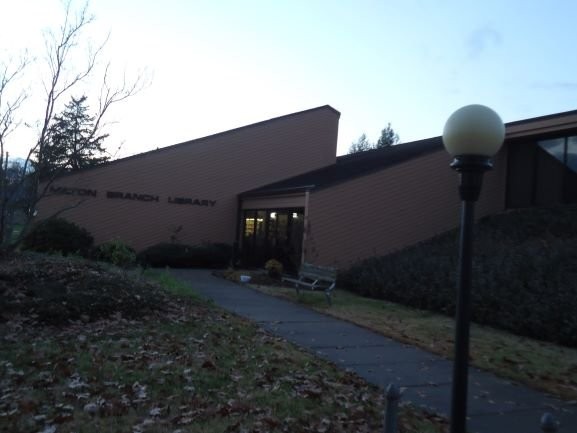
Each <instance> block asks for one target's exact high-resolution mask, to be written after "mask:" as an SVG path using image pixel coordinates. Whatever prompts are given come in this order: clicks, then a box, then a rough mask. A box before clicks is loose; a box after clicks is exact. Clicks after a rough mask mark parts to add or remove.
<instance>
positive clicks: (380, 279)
mask: <svg viewBox="0 0 577 433" xmlns="http://www.w3.org/2000/svg"><path fill="white" fill-rule="evenodd" d="M475 230H476V236H475V247H474V250H475V255H474V264H473V288H472V294H471V295H472V305H473V320H474V321H475V322H477V323H480V324H486V325H490V326H494V327H497V328H501V329H504V330H507V331H511V332H513V333H516V334H519V335H524V336H528V337H532V338H538V339H542V340H547V341H552V342H555V343H559V344H563V345H567V346H572V347H577V266H576V263H577V207H575V206H567V207H561V208H554V209H529V210H523V211H514V212H508V213H506V214H502V215H497V216H492V217H488V218H485V219H483V220H481V221H480V222H479V223H478V224H477V226H476V228H475ZM457 247H458V231H456V230H454V231H451V232H449V233H446V234H444V235H441V236H438V237H436V238H434V239H431V240H429V241H426V242H423V243H420V244H418V245H415V246H412V247H410V248H407V249H405V250H402V251H398V252H395V253H393V254H390V255H387V256H383V257H376V258H371V259H368V260H365V261H362V262H360V263H358V264H356V265H354V266H352V267H351V268H350V269H348V270H346V271H345V272H342V273H341V275H340V276H339V283H340V284H341V285H342V286H344V287H347V288H349V289H350V290H352V291H355V292H357V293H360V294H362V295H365V296H369V297H373V298H379V299H386V300H389V301H392V302H398V303H401V304H405V305H408V306H411V307H416V308H420V309H427V310H432V311H437V312H441V313H443V314H447V315H454V312H455V301H456V276H457V266H458V256H457V254H458V251H457Z"/></svg>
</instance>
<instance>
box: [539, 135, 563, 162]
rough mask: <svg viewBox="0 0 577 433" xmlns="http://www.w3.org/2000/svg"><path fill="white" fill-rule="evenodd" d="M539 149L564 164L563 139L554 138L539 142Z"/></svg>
mask: <svg viewBox="0 0 577 433" xmlns="http://www.w3.org/2000/svg"><path fill="white" fill-rule="evenodd" d="M539 147H541V149H543V150H545V151H546V152H547V153H549V154H550V155H552V156H554V157H555V158H557V159H558V160H559V161H561V162H562V163H565V138H554V139H553V140H545V141H540V142H539Z"/></svg>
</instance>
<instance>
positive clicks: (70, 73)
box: [0, 0, 147, 248]
mask: <svg viewBox="0 0 577 433" xmlns="http://www.w3.org/2000/svg"><path fill="white" fill-rule="evenodd" d="M73 1H74V0H65V3H64V7H65V9H64V15H63V18H62V22H61V25H60V26H59V27H58V28H57V29H56V30H55V31H48V32H47V33H46V36H45V47H46V52H45V53H43V54H41V55H39V56H34V57H35V58H38V59H44V61H45V63H40V65H41V66H44V68H38V70H40V71H43V72H41V75H40V76H38V77H36V78H35V81H37V82H39V83H41V84H42V86H43V88H44V90H45V94H44V95H43V97H44V98H43V99H44V100H43V103H41V104H40V105H39V106H38V107H36V108H37V109H39V116H38V117H36V118H32V119H27V121H26V122H25V124H26V125H32V126H36V128H37V132H38V135H37V136H36V138H35V140H34V142H33V145H32V146H31V147H30V148H27V149H26V150H25V151H26V152H27V157H26V159H25V161H24V164H23V169H22V171H21V173H22V175H21V177H20V179H19V183H20V184H21V185H26V191H29V193H28V195H27V202H26V204H25V205H22V209H23V211H24V213H25V215H26V221H25V223H24V229H23V230H22V232H21V233H22V235H24V234H25V233H26V231H27V229H28V227H29V226H30V223H31V221H32V217H33V215H34V213H35V209H36V205H37V204H38V202H39V201H40V200H41V199H42V198H43V197H44V196H45V195H46V193H47V191H48V189H49V187H50V184H51V182H52V181H53V180H54V178H53V177H51V178H49V179H43V182H42V183H41V181H40V175H41V174H42V172H41V171H40V170H36V171H31V170H30V166H31V165H32V166H36V167H44V166H45V161H44V159H45V158H52V156H50V155H51V151H50V146H52V145H53V144H54V138H55V137H56V132H58V128H57V127H56V126H55V125H57V123H58V121H56V120H57V119H56V117H55V113H56V110H57V109H58V106H59V105H60V104H61V102H62V100H64V99H68V98H69V97H70V94H71V93H72V92H74V91H75V89H76V88H77V87H78V86H80V85H82V84H86V83H87V82H88V80H89V79H90V78H91V77H92V76H94V75H95V72H96V71H97V65H98V64H99V63H100V62H99V60H100V57H101V54H102V50H103V48H104V46H105V45H106V42H107V38H106V39H105V40H104V42H103V43H102V44H101V45H100V46H97V47H96V48H92V47H90V44H89V43H88V44H87V40H86V39H84V37H83V34H84V31H85V30H86V28H87V27H89V26H90V25H91V24H92V22H93V21H94V18H93V17H92V15H91V14H90V13H89V12H88V3H86V4H85V5H84V6H83V7H81V8H80V9H78V10H75V9H74V8H73V4H72V3H73ZM82 59H84V62H83V61H82ZM30 63H31V62H30V61H29V59H28V57H27V56H23V60H21V61H19V62H16V63H15V62H13V61H12V60H8V61H5V60H4V59H2V58H0V167H1V168H3V169H4V170H3V171H4V172H6V160H7V157H8V155H7V153H6V152H5V144H6V139H7V137H8V136H9V135H10V134H11V133H12V132H14V131H15V130H16V129H17V128H18V127H19V126H20V125H21V124H22V121H21V120H20V119H19V117H18V113H19V110H20V109H21V108H22V105H23V103H24V102H25V101H27V100H29V98H28V96H30V95H28V94H27V93H26V92H25V91H19V90H17V89H25V88H26V86H22V85H21V84H20V83H19V82H18V80H20V79H21V78H22V77H23V75H24V72H25V71H27V70H28V66H29V65H30ZM109 70H110V64H106V65H105V67H104V71H103V73H102V79H101V86H100V94H99V96H98V102H97V110H96V114H95V115H94V117H93V118H91V117H90V116H89V117H88V118H87V119H91V120H90V121H89V122H88V123H91V124H92V131H93V132H92V133H91V138H90V140H92V144H95V145H96V146H100V145H101V141H98V140H97V138H98V137H102V136H105V134H102V133H101V132H100V131H101V129H102V127H103V126H104V122H103V118H104V116H105V114H106V112H107V111H108V109H109V108H110V107H111V106H112V105H113V104H115V103H117V102H120V101H124V100H125V99H127V98H129V97H130V96H132V95H134V94H135V93H138V92H139V91H140V90H141V89H142V88H143V87H144V86H145V85H146V84H147V83H145V79H143V77H142V76H138V77H137V78H136V79H135V80H134V81H132V82H128V81H126V80H123V81H122V82H121V83H120V85H119V86H112V85H111V84H110V78H109ZM15 89H16V90H15ZM33 99H35V100H37V99H38V98H33ZM27 112H32V110H29V111H27ZM85 114H86V113H85ZM53 127H54V128H53ZM94 140H96V141H94ZM74 155H76V156H78V154H77V153H76V154H74V153H72V154H71V155H70V156H74ZM72 159H74V158H72ZM78 164H79V160H78V158H76V161H75V162H70V163H68V167H76V166H78ZM7 186H8V183H7V182H6V178H5V176H4V175H2V176H0V248H2V247H8V248H10V247H12V246H14V245H15V243H11V244H10V245H6V244H5V238H4V233H5V232H6V230H5V227H4V221H5V218H3V215H5V214H6V213H7V212H10V211H11V209H10V206H12V204H11V203H14V201H13V200H12V199H11V197H10V196H11V195H12V194H13V192H11V191H8V190H7ZM12 191H21V189H20V188H14V189H13V190H12ZM17 241H18V240H16V242H17Z"/></svg>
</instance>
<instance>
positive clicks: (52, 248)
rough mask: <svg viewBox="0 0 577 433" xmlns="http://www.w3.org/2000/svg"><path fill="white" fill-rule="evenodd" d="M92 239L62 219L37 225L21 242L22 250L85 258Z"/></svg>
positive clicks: (73, 224) (45, 221) (80, 229)
mask: <svg viewBox="0 0 577 433" xmlns="http://www.w3.org/2000/svg"><path fill="white" fill-rule="evenodd" d="M93 243H94V239H93V237H92V235H91V234H90V233H89V232H88V231H87V230H86V229H85V228H82V227H80V226H79V225H77V224H75V223H73V222H70V221H67V220H65V219H63V218H50V219H46V220H43V221H40V222H39V223H37V224H36V225H35V226H34V227H33V228H32V229H31V230H30V232H29V233H28V234H27V235H26V236H25V237H24V239H23V240H22V244H21V247H22V249H24V250H30V251H37V252H44V253H56V252H58V253H61V254H63V255H65V256H66V255H69V254H79V255H82V256H85V255H87V254H88V252H89V251H90V248H91V247H92V244H93Z"/></svg>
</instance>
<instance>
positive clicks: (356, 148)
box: [349, 133, 373, 153]
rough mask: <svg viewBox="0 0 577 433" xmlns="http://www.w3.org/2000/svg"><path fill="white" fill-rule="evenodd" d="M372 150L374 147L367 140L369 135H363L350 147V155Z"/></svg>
mask: <svg viewBox="0 0 577 433" xmlns="http://www.w3.org/2000/svg"><path fill="white" fill-rule="evenodd" d="M371 149H373V145H372V144H371V142H370V141H369V140H368V139H367V135H366V134H365V133H363V134H362V135H361V136H360V137H359V138H358V139H357V141H353V142H352V143H351V147H349V153H358V152H364V151H365V150H371Z"/></svg>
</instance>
